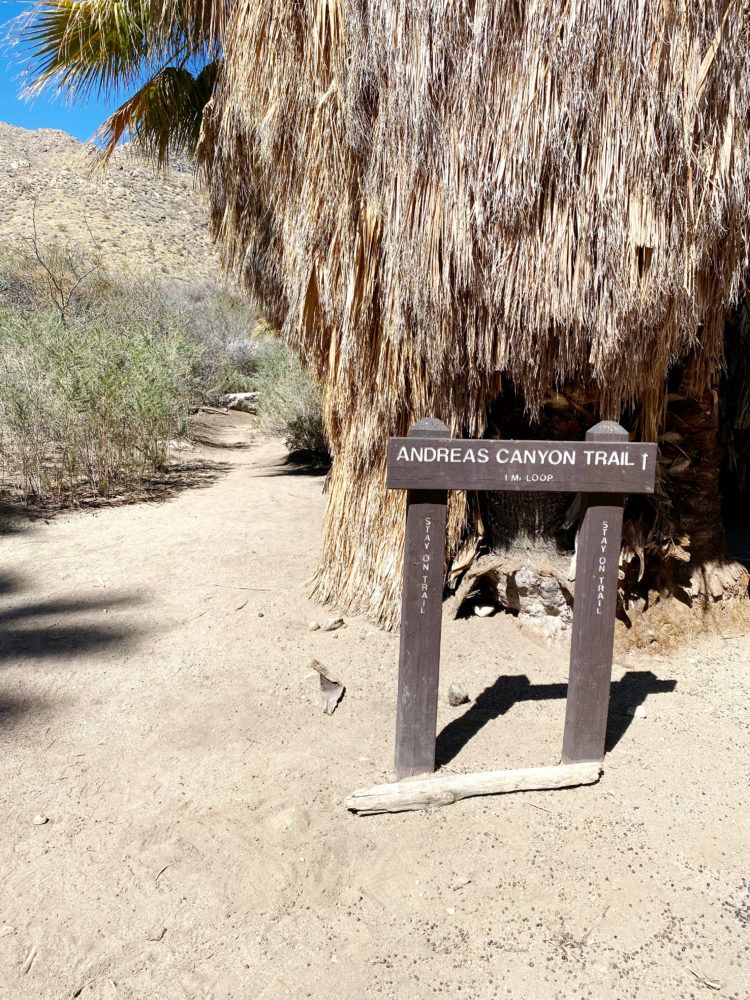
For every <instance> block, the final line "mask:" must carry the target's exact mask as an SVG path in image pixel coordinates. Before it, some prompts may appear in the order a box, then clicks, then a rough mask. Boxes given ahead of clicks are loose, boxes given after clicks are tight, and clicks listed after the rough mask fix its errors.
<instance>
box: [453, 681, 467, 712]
mask: <svg viewBox="0 0 750 1000" xmlns="http://www.w3.org/2000/svg"><path fill="white" fill-rule="evenodd" d="M468 700H469V695H468V693H467V692H466V690H465V689H464V688H462V687H461V685H460V684H451V686H450V687H449V688H448V704H449V705H453V707H454V708H456V706H457V705H465V704H466V702H467V701H468Z"/></svg>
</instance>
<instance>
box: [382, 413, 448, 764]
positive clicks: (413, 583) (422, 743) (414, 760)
mask: <svg viewBox="0 0 750 1000" xmlns="http://www.w3.org/2000/svg"><path fill="white" fill-rule="evenodd" d="M448 433H449V432H448V428H447V427H446V426H445V424H444V423H442V422H441V421H439V420H434V419H428V420H420V421H419V423H417V424H415V425H414V426H413V427H412V429H411V431H410V436H409V438H408V439H407V440H410V441H414V440H417V441H419V440H431V439H432V438H445V437H446V436H447V435H448ZM446 503H447V493H446V492H445V490H439V491H435V490H427V491H426V490H409V491H408V493H407V497H406V538H405V542H404V588H403V594H402V598H401V640H400V642H401V645H400V654H399V670H398V708H397V714H396V762H395V763H396V775H397V777H399V778H404V777H407V776H409V775H414V774H424V773H426V772H430V771H434V770H435V735H436V732H435V731H436V726H437V698H438V677H439V673H440V630H441V621H442V608H443V581H444V575H445V519H446Z"/></svg>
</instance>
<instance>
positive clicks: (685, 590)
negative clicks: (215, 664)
mask: <svg viewBox="0 0 750 1000" xmlns="http://www.w3.org/2000/svg"><path fill="white" fill-rule="evenodd" d="M222 42H223V69H222V84H221V86H220V88H219V90H218V91H217V95H216V97H215V99H214V101H213V102H212V104H211V107H210V109H208V110H207V114H206V120H205V122H204V137H205V141H204V142H203V143H202V145H201V150H200V158H201V160H202V162H203V165H204V168H205V172H206V175H207V179H208V187H209V195H210V200H211V205H212V218H213V225H214V230H215V233H216V235H217V236H218V238H219V241H220V245H221V246H222V249H223V253H224V259H225V262H226V264H227V265H228V266H229V267H233V266H234V267H235V268H236V271H237V274H238V277H239V278H240V280H241V281H242V282H243V283H244V285H245V287H246V288H248V289H249V290H250V291H251V292H252V293H253V294H254V295H255V296H256V297H257V298H258V299H259V300H260V302H261V303H262V305H263V306H264V308H265V310H266V313H267V314H268V315H269V316H270V317H272V318H273V320H274V322H275V323H276V324H277V325H278V326H279V327H280V328H281V329H282V331H283V333H284V336H285V337H286V339H287V341H288V342H289V343H290V344H291V345H292V346H293V347H294V348H295V349H296V350H297V351H298V353H299V354H300V355H301V356H302V357H303V358H304V359H306V360H307V361H308V362H309V363H310V364H311V365H312V366H313V367H314V368H315V370H316V372H317V374H318V375H319V377H320V380H321V383H322V385H323V395H324V412H325V423H326V430H327V434H328V437H329V440H330V442H331V445H332V449H333V452H334V464H333V468H332V472H331V475H330V479H329V500H328V509H327V514H326V522H325V542H324V551H323V558H322V559H321V562H320V566H319V569H318V572H317V576H316V579H315V594H316V595H317V596H318V597H319V598H320V599H321V600H324V601H332V602H336V603H337V604H338V606H339V607H341V608H342V609H348V610H349V611H352V612H363V613H366V614H368V615H369V616H371V617H373V618H375V619H376V620H377V621H379V622H381V623H383V624H386V625H393V624H395V623H396V621H397V620H398V614H399V600H398V592H399V562H400V552H401V543H402V537H403V535H402V532H403V521H404V517H403V498H402V497H400V496H398V495H394V494H393V493H388V492H387V491H386V490H385V487H384V456H385V449H384V443H385V440H386V438H387V437H388V435H392V434H403V433H405V432H406V430H407V428H408V427H409V425H410V424H411V423H412V422H414V421H416V420H418V419H419V418H421V417H424V416H427V415H432V416H435V417H439V418H440V419H442V420H444V421H445V422H446V423H447V424H448V425H449V426H450V428H451V431H452V433H453V434H454V435H456V436H472V437H481V436H484V435H488V436H490V435H497V434H498V433H500V434H502V435H503V436H510V432H511V431H512V430H516V432H518V429H519V425H523V423H524V422H525V426H526V429H527V431H528V430H529V429H531V430H533V429H534V426H536V428H537V429H538V428H539V426H540V423H541V426H542V427H543V428H544V429H545V431H546V426H547V424H552V425H553V427H552V429H553V430H554V419H557V418H556V417H555V414H556V413H563V414H564V415H565V416H566V420H567V421H568V423H569V424H570V425H571V428H572V430H573V431H575V427H574V426H573V423H574V421H573V418H574V417H576V415H577V418H580V420H581V422H582V426H581V428H580V429H579V431H578V433H579V434H580V433H581V431H582V430H584V429H585V427H586V424H587V423H589V424H590V423H594V422H595V421H596V420H597V419H599V418H602V417H603V418H610V419H618V420H621V421H622V422H623V423H625V424H626V425H627V426H628V427H629V429H631V430H632V432H633V434H634V435H638V436H639V437H641V438H642V439H644V440H651V441H656V440H659V441H660V445H661V446H662V447H661V452H662V473H663V474H662V477H661V487H662V494H661V503H660V504H658V505H657V506H656V507H653V508H651V509H649V510H637V509H633V508H631V517H630V524H629V526H628V532H629V534H628V538H629V540H630V543H631V550H632V553H633V554H634V559H633V563H632V567H633V569H634V570H635V575H636V576H638V575H640V576H641V577H643V579H642V580H641V585H642V587H643V588H647V589H651V591H652V592H654V591H655V592H656V593H657V594H658V593H660V592H663V590H664V589H666V588H667V584H670V581H671V584H670V585H673V592H676V593H678V594H679V595H680V597H681V599H683V600H684V601H685V603H690V602H691V601H692V602H693V604H694V605H695V606H697V605H698V604H700V603H701V602H702V601H705V602H706V603H707V604H710V603H711V602H712V601H714V599H715V598H718V599H719V600H721V598H722V596H723V595H724V594H725V593H726V592H727V591H728V590H731V588H733V587H734V588H735V590H736V591H737V592H739V591H741V590H742V589H743V585H744V587H745V588H746V584H747V577H746V576H742V572H741V571H740V570H739V569H738V568H737V567H734V566H730V567H729V568H726V569H725V568H724V564H723V557H722V552H721V530H720V519H719V517H718V509H717V505H718V454H719V452H718V448H717V447H716V412H717V407H716V392H717V389H718V386H719V380H720V373H721V367H722V357H723V348H724V323H725V318H726V315H727V312H728V310H729V309H730V308H731V306H732V303H734V302H736V301H737V299H738V297H739V295H740V293H741V291H742V288H743V285H744V283H745V281H746V276H747V274H748V270H749V268H750V214H748V196H749V193H750V155H749V147H748V128H749V127H750V13H748V5H747V3H746V2H745V0H703V2H701V3H694V2H688V0H632V2H618V3H613V2H611V0H592V2H588V3H585V4H580V3H570V2H569V0H539V2H536V3H533V4H531V3H518V2H517V0H494V2H490V3H488V2H484V3H478V2H477V3H475V2H469V0H453V2H444V0H435V2H432V0H431V2H425V3H418V4H408V3H406V4H405V3H403V0H359V2H358V3H354V4H353V3H346V2H342V0H316V2H314V3H313V2H310V3H292V2H288V0H287V2H284V0H234V2H233V4H232V7H231V10H230V12H229V18H228V21H227V24H226V28H225V30H224V31H223V32H222ZM514 399H515V400H517V401H518V407H516V410H515V415H514V416H513V415H512V419H509V418H508V417H507V416H506V415H504V411H505V409H507V406H506V404H508V403H509V402H512V401H513V400H514ZM556 407H557V409H556ZM535 421H536V423H535V424H534V422H535ZM545 421H546V423H545ZM558 423H560V421H558ZM498 424H499V425H498ZM521 429H523V428H522V427H521ZM559 429H560V431H561V436H563V435H564V434H570V433H571V430H570V429H569V430H566V429H565V428H564V427H562V426H560V428H559ZM528 436H531V434H529V435H528ZM543 436H544V435H543ZM549 436H553V435H552V434H551V433H550V434H549ZM486 527H487V525H486V520H485V521H484V522H483V523H480V519H479V518H478V517H477V512H476V508H475V505H474V504H473V501H472V498H471V497H466V496H464V495H461V494H456V495H454V496H453V497H452V500H451V508H450V516H449V539H450V541H449V546H450V553H449V554H452V555H455V554H456V553H457V552H459V551H460V549H461V546H462V545H463V544H464V542H465V541H466V540H467V539H468V540H469V541H472V540H480V541H482V543H486V530H484V531H483V529H486ZM644 566H645V574H644ZM636 567H637V569H636ZM651 603H653V602H651Z"/></svg>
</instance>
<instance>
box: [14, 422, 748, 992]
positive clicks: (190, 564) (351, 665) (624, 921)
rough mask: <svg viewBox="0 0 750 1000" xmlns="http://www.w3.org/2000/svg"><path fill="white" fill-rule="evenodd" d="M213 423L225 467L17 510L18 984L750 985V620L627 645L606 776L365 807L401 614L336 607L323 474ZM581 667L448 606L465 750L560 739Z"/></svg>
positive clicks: (386, 748) (455, 714)
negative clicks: (657, 648) (373, 810)
mask: <svg viewBox="0 0 750 1000" xmlns="http://www.w3.org/2000/svg"><path fill="white" fill-rule="evenodd" d="M222 421H223V422H222ZM214 423H215V424H216V425H217V426H219V427H220V428H222V429H221V430H220V431H218V432H217V433H218V434H219V436H220V437H219V446H214V447H208V448H206V449H205V450H204V455H205V457H206V459H207V460H209V461H210V462H211V463H214V466H215V468H214V472H213V474H212V475H209V476H208V477H207V483H208V484H207V485H205V486H204V488H200V489H198V488H195V489H189V490H186V491H184V492H182V493H181V494H180V495H179V496H177V497H176V498H174V499H172V500H169V501H167V502H163V503H159V504H142V505H138V506H131V507H119V508H112V509H106V510H100V511H98V512H96V513H92V512H79V513H74V514H70V515H65V516H60V517H57V518H55V519H53V520H52V521H51V523H49V524H45V523H43V522H35V523H31V522H29V521H27V520H25V519H20V520H9V521H6V523H5V525H4V533H3V536H2V539H1V543H2V568H1V575H0V585H1V587H2V606H1V612H0V613H1V615H2V628H3V635H2V640H1V645H0V739H2V744H3V753H2V758H1V760H2V763H0V809H1V815H2V833H1V835H0V865H1V866H2V868H1V870H2V883H1V885H0V997H2V998H3V1000H6V998H7V1000H25V998H27V997H28V998H35V1000H64V998H77V997H80V998H82V1000H94V998H98V1000H185V998H188V1000H209V998H210V1000H230V998H231V1000H277V998H283V997H295V998H297V997H299V998H305V997H311V998H315V1000H329V998H330V1000H333V998H344V1000H349V998H351V1000H354V998H362V997H368V998H369V997H378V998H381V997H382V998H399V1000H401V998H404V1000H406V998H409V1000H412V998H413V1000H421V998H423V997H424V998H426V997H434V996H435V995H441V994H442V995H444V996H449V997H452V998H454V997H465V998H477V1000H479V998H482V1000H484V998H495V997H496V998H502V1000H505V998H508V997H511V998H518V1000H558V998H559V1000H568V998H580V997H592V998H596V1000H601V998H616V1000H626V998H631V997H632V998H638V1000H651V998H665V997H666V998H672V997H674V998H692V997H695V998H702V997H708V996H710V995H715V996H719V997H721V998H724V1000H728V998H733V1000H746V998H747V997H748V996H750V883H749V867H750V866H749V865H748V857H749V856H750V782H749V781H748V774H749V770H750V767H749V766H750V752H749V751H750V726H749V724H748V720H749V718H750V708H749V705H750V700H749V699H748V694H749V693H750V692H749V690H748V688H749V687H750V684H749V677H750V640H748V638H747V637H746V638H742V639H736V638H726V639H719V638H714V639H712V640H710V641H704V642H702V643H700V644H697V645H695V646H692V647H690V648H689V649H684V650H683V651H681V653H680V654H679V655H678V656H673V657H658V658H649V659H647V658H644V657H642V656H640V655H639V654H628V655H625V654H619V655H617V656H616V658H615V664H616V665H615V683H614V684H613V701H612V712H611V719H610V732H609V747H610V749H609V754H608V758H607V768H606V772H605V775H604V778H603V779H602V781H601V782H600V783H599V784H598V785H596V786H591V787H586V788H580V789H574V790H569V791H559V792H548V793H543V792H534V793H527V794H524V795H510V796H503V797H497V798H492V799H474V800H468V801H465V802H462V803H459V804H456V805H454V806H452V807H449V808H446V809H443V810H440V811H437V812H433V813H411V814H402V815H396V816H379V817H369V818H357V817H354V816H351V815H349V814H348V813H347V812H346V811H345V810H344V808H343V806H342V799H343V798H344V796H345V795H346V794H347V793H348V792H350V791H351V790H353V789H354V788H357V787H362V786H363V785H369V784H374V783H376V782H378V781H382V780H387V779H388V778H389V776H390V773H391V763H392V742H393V727H394V717H395V693H396V664H397V655H398V639H397V637H396V636H393V635H387V634H383V633H381V632H379V631H378V630H376V629H375V628H373V627H371V626H370V625H368V624H367V623H365V622H361V621H357V620H349V621H348V622H347V624H346V627H345V628H342V629H340V630H339V631H335V632H330V633H322V632H310V631H309V630H308V623H309V621H310V620H311V619H312V618H318V619H320V618H321V616H322V615H324V614H325V613H324V612H321V609H320V608H318V607H316V606H314V605H313V604H311V603H310V602H309V601H308V600H307V599H306V597H305V588H304V581H305V579H306V578H307V577H308V575H309V573H310V571H311V568H312V566H313V564H314V562H315V559H316V556H317V553H318V551H319V546H320V521H321V516H322V512H323V507H324V497H323V496H322V479H321V478H320V477H318V476H309V475H294V474H290V473H289V470H288V468H286V467H285V466H284V464H283V454H284V453H283V448H282V446H281V445H280V444H279V443H277V442H259V443H251V444H249V443H248V442H249V440H250V435H249V430H248V426H247V424H246V423H244V422H243V420H242V418H240V417H227V418H220V417H217V418H215V420H214ZM313 656H315V657H317V658H318V659H319V660H320V661H322V662H323V663H324V664H326V665H327V666H328V667H329V668H330V669H331V670H332V671H333V672H334V673H336V674H337V675H338V676H339V677H340V678H341V679H342V680H343V681H344V682H345V683H346V685H347V693H346V696H345V698H344V700H343V702H342V703H341V705H340V706H339V708H338V710H337V711H336V713H335V715H333V716H332V717H328V716H325V715H323V713H322V711H321V709H320V705H319V693H318V680H317V676H314V675H313V674H312V672H311V671H310V670H309V667H308V664H309V661H310V658H311V657H313ZM566 660H567V643H566V642H564V641H563V642H558V643H555V644H549V643H548V642H546V641H545V640H543V639H541V638H540V637H538V636H537V635H536V634H535V633H533V632H532V631H529V630H527V629H522V628H520V627H519V626H518V625H517V623H516V622H515V621H514V620H513V619H511V618H508V617H506V616H497V617H495V618H491V619H484V620H480V619H471V620H466V621H455V622H454V621H446V623H445V643H444V657H443V675H442V678H441V696H440V716H439V730H440V731H441V735H440V739H439V743H438V749H439V755H440V758H441V760H442V761H443V762H444V766H447V767H451V768H455V769H459V770H478V769H482V768H490V767H506V766H507V767H513V766H522V765H531V764H551V763H556V762H557V760H558V759H559V748H560V742H561V733H562V724H563V713H564V694H565V681H566V670H567V663H566ZM451 681H460V682H461V683H462V684H464V685H465V686H466V687H467V689H468V690H469V693H470V694H471V696H472V699H473V701H472V703H471V704H470V705H464V706H461V707H459V708H451V707H449V705H448V704H447V701H446V698H445V693H446V692H447V688H448V685H449V684H450V683H451ZM639 703H642V704H643V705H644V707H645V709H646V718H637V719H633V718H632V717H631V716H629V715H628V714H627V709H628V708H633V707H634V706H635V705H636V704H639ZM37 815H43V816H45V817H48V822H47V823H45V824H44V825H35V824H34V817H35V816H37Z"/></svg>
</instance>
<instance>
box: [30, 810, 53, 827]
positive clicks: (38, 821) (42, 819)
mask: <svg viewBox="0 0 750 1000" xmlns="http://www.w3.org/2000/svg"><path fill="white" fill-rule="evenodd" d="M32 822H33V824H34V826H44V824H45V823H49V817H48V816H42V814H41V813H37V814H36V816H35V817H34V819H33V820H32Z"/></svg>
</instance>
